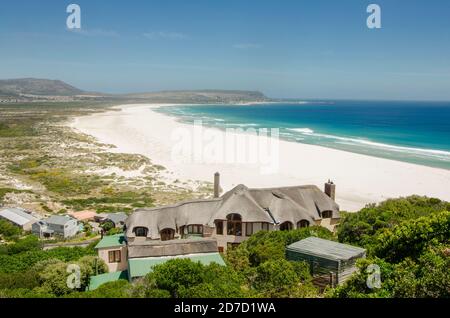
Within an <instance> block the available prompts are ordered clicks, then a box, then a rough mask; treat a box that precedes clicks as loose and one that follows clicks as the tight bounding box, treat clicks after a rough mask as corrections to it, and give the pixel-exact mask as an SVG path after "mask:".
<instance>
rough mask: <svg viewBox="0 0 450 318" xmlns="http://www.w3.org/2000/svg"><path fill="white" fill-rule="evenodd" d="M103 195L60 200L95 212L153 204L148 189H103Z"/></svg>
mask: <svg viewBox="0 0 450 318" xmlns="http://www.w3.org/2000/svg"><path fill="white" fill-rule="evenodd" d="M102 195H103V196H99V197H89V198H87V199H71V200H63V201H62V202H63V203H64V204H65V205H66V206H68V207H70V208H72V209H74V210H78V211H79V210H84V209H94V208H95V209H96V210H97V212H99V213H102V212H119V211H125V212H127V211H131V210H132V208H140V207H151V206H153V198H152V196H151V194H150V192H149V191H145V190H142V189H141V190H138V191H117V190H115V189H113V190H107V191H106V190H103V191H102Z"/></svg>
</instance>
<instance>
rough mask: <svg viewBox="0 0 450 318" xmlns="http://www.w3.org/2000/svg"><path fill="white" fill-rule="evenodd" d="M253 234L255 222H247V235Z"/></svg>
mask: <svg viewBox="0 0 450 318" xmlns="http://www.w3.org/2000/svg"><path fill="white" fill-rule="evenodd" d="M251 235H253V223H245V236H251Z"/></svg>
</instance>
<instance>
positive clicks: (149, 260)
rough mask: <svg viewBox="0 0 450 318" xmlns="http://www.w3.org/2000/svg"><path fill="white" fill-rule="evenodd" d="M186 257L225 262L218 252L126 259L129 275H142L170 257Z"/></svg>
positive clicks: (193, 259)
mask: <svg viewBox="0 0 450 318" xmlns="http://www.w3.org/2000/svg"><path fill="white" fill-rule="evenodd" d="M176 258H188V259H190V260H191V261H193V262H200V263H202V264H203V265H209V264H210V263H217V264H219V265H223V266H225V262H224V261H223V259H222V256H220V253H205V254H189V255H177V256H161V257H146V258H131V259H129V260H128V270H129V273H130V277H131V278H134V277H142V276H145V275H147V274H148V273H150V272H151V271H152V269H153V267H154V266H155V265H159V264H163V263H165V262H167V261H168V260H171V259H176Z"/></svg>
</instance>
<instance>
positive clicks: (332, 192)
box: [324, 180, 336, 201]
mask: <svg viewBox="0 0 450 318" xmlns="http://www.w3.org/2000/svg"><path fill="white" fill-rule="evenodd" d="M324 192H325V194H326V195H328V196H329V197H330V198H331V199H333V201H335V200H336V185H335V184H334V183H333V181H331V180H328V182H327V183H325V191H324Z"/></svg>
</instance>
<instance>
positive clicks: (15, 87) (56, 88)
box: [0, 78, 85, 96]
mask: <svg viewBox="0 0 450 318" xmlns="http://www.w3.org/2000/svg"><path fill="white" fill-rule="evenodd" d="M84 93H85V92H83V91H82V90H80V89H78V88H76V87H73V86H71V85H69V84H67V83H64V82H62V81H59V80H47V79H37V78H21V79H8V80H0V95H4V96H23V95H37V96H75V95H82V94H84Z"/></svg>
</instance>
